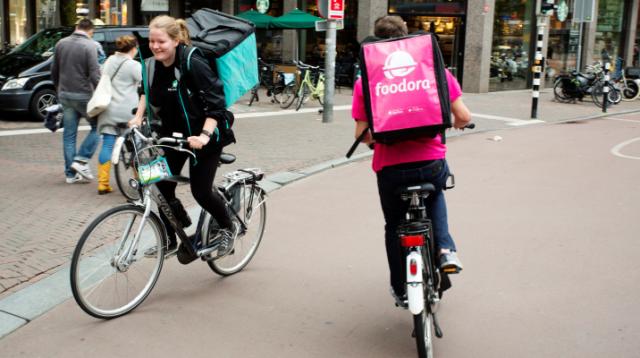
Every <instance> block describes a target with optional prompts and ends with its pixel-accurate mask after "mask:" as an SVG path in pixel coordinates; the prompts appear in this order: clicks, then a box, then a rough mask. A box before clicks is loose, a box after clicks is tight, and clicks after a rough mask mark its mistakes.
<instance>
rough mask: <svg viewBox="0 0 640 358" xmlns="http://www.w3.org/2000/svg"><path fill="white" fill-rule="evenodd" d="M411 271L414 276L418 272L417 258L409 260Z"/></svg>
mask: <svg viewBox="0 0 640 358" xmlns="http://www.w3.org/2000/svg"><path fill="white" fill-rule="evenodd" d="M409 272H410V273H411V275H412V276H415V275H417V274H418V263H417V262H416V260H415V259H414V260H411V262H409Z"/></svg>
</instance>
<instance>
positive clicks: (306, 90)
mask: <svg viewBox="0 0 640 358" xmlns="http://www.w3.org/2000/svg"><path fill="white" fill-rule="evenodd" d="M294 63H295V64H296V66H297V67H298V73H300V74H303V77H302V81H301V82H300V86H299V87H298V91H297V93H296V97H297V98H298V102H297V104H296V111H298V110H300V108H301V107H302V105H303V104H304V103H305V102H306V101H307V99H309V97H313V98H314V99H317V100H318V102H320V105H322V104H323V102H324V81H325V76H324V71H323V70H322V69H321V68H320V67H319V66H311V65H307V64H304V63H303V62H302V61H298V62H295V61H294ZM313 78H315V84H314V81H313Z"/></svg>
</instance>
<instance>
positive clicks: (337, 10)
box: [329, 0, 344, 20]
mask: <svg viewBox="0 0 640 358" xmlns="http://www.w3.org/2000/svg"><path fill="white" fill-rule="evenodd" d="M343 18H344V0H330V3H329V19H336V20H337V19H343Z"/></svg>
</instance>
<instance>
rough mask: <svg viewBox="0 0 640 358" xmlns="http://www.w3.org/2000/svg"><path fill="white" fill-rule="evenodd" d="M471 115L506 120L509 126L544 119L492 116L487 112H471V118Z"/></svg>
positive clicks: (522, 124)
mask: <svg viewBox="0 0 640 358" xmlns="http://www.w3.org/2000/svg"><path fill="white" fill-rule="evenodd" d="M473 117H478V118H485V119H493V120H496V121H502V122H507V125H509V126H528V125H530V124H535V123H544V121H541V120H539V119H518V118H509V117H500V116H492V115H489V114H479V113H471V118H473Z"/></svg>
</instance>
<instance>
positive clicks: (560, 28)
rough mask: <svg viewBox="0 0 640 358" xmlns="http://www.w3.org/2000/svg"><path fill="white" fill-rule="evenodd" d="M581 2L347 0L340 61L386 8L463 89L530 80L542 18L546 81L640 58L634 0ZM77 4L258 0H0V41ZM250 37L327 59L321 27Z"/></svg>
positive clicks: (93, 12) (189, 5)
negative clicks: (542, 6) (581, 14)
mask: <svg viewBox="0 0 640 358" xmlns="http://www.w3.org/2000/svg"><path fill="white" fill-rule="evenodd" d="M584 1H585V0H556V5H557V6H558V10H557V11H555V12H554V14H553V15H552V16H551V17H539V16H537V13H538V11H537V8H538V7H539V2H540V0H370V1H356V0H344V2H345V21H344V24H345V26H344V29H343V30H340V31H338V41H337V53H338V56H337V66H352V65H353V63H355V61H356V59H357V53H358V47H359V45H358V44H359V41H361V40H362V39H364V38H365V37H366V36H368V35H370V34H371V33H372V32H373V23H374V21H375V19H376V18H378V17H380V16H383V15H386V14H395V15H399V16H402V17H403V19H404V20H405V21H406V22H407V25H408V27H409V29H410V30H411V31H415V30H425V31H431V32H434V33H435V34H436V35H437V36H438V38H439V42H440V46H441V49H442V52H443V55H444V58H445V62H446V64H447V66H448V67H449V68H450V70H451V71H452V72H453V73H454V75H455V76H456V77H457V78H458V79H459V80H460V82H461V83H462V85H463V89H464V91H466V92H487V91H499V90H509V89H525V88H529V87H530V83H531V77H532V74H531V64H532V63H533V58H534V56H535V53H534V51H535V45H536V33H537V25H538V24H539V23H542V24H543V25H544V29H545V37H544V38H545V41H544V47H543V56H544V57H545V59H546V68H545V75H546V77H547V79H552V78H553V77H554V76H555V75H557V74H559V73H561V72H563V71H568V70H572V69H575V68H584V66H585V65H587V64H590V63H592V62H593V61H597V60H601V59H603V57H607V56H608V57H610V58H611V59H612V63H615V59H616V58H618V57H620V58H622V59H623V60H624V62H625V66H640V63H639V58H638V56H639V55H638V47H639V43H640V26H638V17H639V16H640V8H639V6H638V2H639V1H640V0H590V1H593V2H595V6H594V8H595V11H594V13H593V17H592V19H591V21H590V22H576V21H575V19H574V7H575V6H576V2H578V5H580V4H582V3H583V2H584ZM261 3H262V4H264V3H265V2H264V1H261ZM267 3H268V8H267V14H269V15H271V16H280V15H282V14H284V13H286V12H288V11H290V10H292V9H294V8H299V9H301V10H304V11H307V12H309V13H312V14H314V15H319V14H318V8H317V0H271V1H268V2H267ZM78 7H84V8H87V9H89V10H90V16H91V17H92V18H94V19H99V22H101V23H104V24H106V25H145V24H148V23H149V21H150V20H151V19H152V18H153V17H154V16H157V15H159V14H170V15H172V16H176V17H188V16H189V15H190V14H191V13H192V12H194V11H196V10H197V9H199V8H203V7H208V8H213V9H217V10H221V11H223V12H227V13H231V14H237V13H240V12H243V11H247V10H250V9H255V8H256V0H186V1H177V0H77V1H70V0H0V39H1V43H2V44H3V47H7V46H12V45H16V44H20V43H21V42H22V41H24V40H25V39H26V38H27V37H29V36H30V35H32V34H34V33H35V32H37V31H39V30H41V29H44V28H49V27H54V26H60V25H71V24H73V23H74V22H75V21H76V19H77V17H76V15H75V11H76V9H77V8H78ZM257 38H258V43H259V51H260V55H261V56H262V57H263V58H265V60H268V61H270V62H278V63H287V62H291V60H292V59H294V58H298V59H301V60H303V61H305V62H309V63H313V64H322V63H323V61H324V59H323V54H324V33H322V32H319V33H316V32H315V30H313V29H310V30H267V29H264V30H263V29H259V30H258V33H257ZM338 72H339V71H338ZM547 83H548V82H547Z"/></svg>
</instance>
